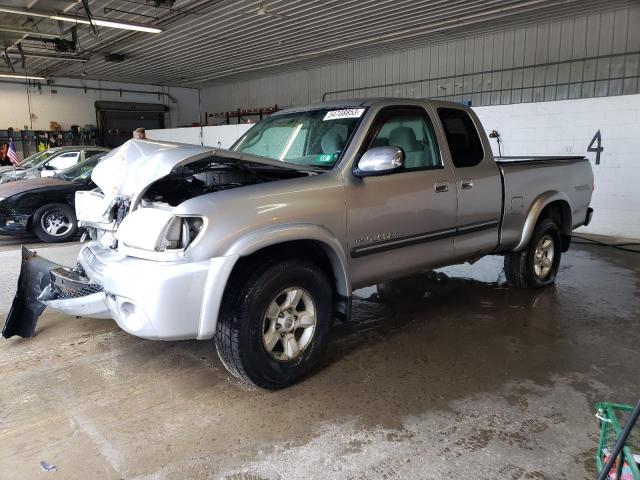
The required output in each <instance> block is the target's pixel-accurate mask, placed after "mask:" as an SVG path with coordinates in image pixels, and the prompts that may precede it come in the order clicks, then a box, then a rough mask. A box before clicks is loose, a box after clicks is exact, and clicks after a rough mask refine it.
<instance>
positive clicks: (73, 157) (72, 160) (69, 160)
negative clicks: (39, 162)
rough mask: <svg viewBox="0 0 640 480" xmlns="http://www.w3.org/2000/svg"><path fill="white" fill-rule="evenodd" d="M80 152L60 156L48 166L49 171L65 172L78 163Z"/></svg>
mask: <svg viewBox="0 0 640 480" xmlns="http://www.w3.org/2000/svg"><path fill="white" fill-rule="evenodd" d="M79 157H80V152H69V153H63V154H62V155H58V156H57V157H55V158H54V159H52V160H51V161H50V162H49V163H48V164H47V170H64V169H66V168H69V167H71V166H73V165H75V164H76V163H78V158H79Z"/></svg>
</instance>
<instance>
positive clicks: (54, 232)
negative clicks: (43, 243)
mask: <svg viewBox="0 0 640 480" xmlns="http://www.w3.org/2000/svg"><path fill="white" fill-rule="evenodd" d="M40 225H41V226H42V229H43V230H44V231H45V232H47V233H48V234H49V235H51V236H53V237H62V236H63V235H66V234H67V233H69V231H70V230H71V229H72V228H73V223H72V222H71V219H70V218H69V217H67V216H66V215H65V214H64V212H63V211H62V210H59V209H57V208H55V209H51V210H47V211H46V212H45V214H44V215H43V216H42V218H41V219H40Z"/></svg>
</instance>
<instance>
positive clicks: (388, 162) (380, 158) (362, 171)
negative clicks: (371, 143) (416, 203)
mask: <svg viewBox="0 0 640 480" xmlns="http://www.w3.org/2000/svg"><path fill="white" fill-rule="evenodd" d="M403 168H404V152H403V151H402V149H401V148H398V147H375V148H371V149H369V150H367V151H366V152H364V155H362V158H360V161H359V162H358V164H357V165H356V167H355V168H354V170H353V174H354V175H355V176H356V177H360V178H362V177H373V176H376V175H388V174H390V173H396V172H399V171H400V170H402V169H403Z"/></svg>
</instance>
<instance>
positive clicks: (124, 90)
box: [0, 81, 178, 104]
mask: <svg viewBox="0 0 640 480" xmlns="http://www.w3.org/2000/svg"><path fill="white" fill-rule="evenodd" d="M4 83H8V84H13V85H24V82H14V81H8V82H5V81H2V82H0V85H2V84H4ZM50 86H52V87H55V88H56V89H58V88H72V89H75V90H84V91H85V92H86V91H87V90H94V91H99V92H119V93H120V95H121V96H122V94H123V93H135V94H138V95H164V96H166V97H167V98H168V99H169V101H170V102H171V103H176V104H177V103H178V102H177V101H176V99H175V98H174V97H172V96H171V94H170V93H168V92H148V91H146V90H131V89H128V88H105V87H87V86H84V85H60V84H58V83H55V84H52V85H50Z"/></svg>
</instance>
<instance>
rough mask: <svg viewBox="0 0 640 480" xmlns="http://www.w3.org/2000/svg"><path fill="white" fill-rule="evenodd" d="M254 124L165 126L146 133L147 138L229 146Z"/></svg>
mask: <svg viewBox="0 0 640 480" xmlns="http://www.w3.org/2000/svg"><path fill="white" fill-rule="evenodd" d="M252 126H253V125H252V124H240V125H218V126H209V127H189V128H164V129H159V130H147V132H146V133H147V138H150V139H151V140H161V141H164V142H178V143H190V144H193V145H205V146H208V147H220V148H229V147H230V146H231V145H233V143H234V142H235V141H236V140H237V139H238V138H240V137H241V136H242V134H243V133H244V132H246V131H247V130H249V129H250V128H251V127H252Z"/></svg>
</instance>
